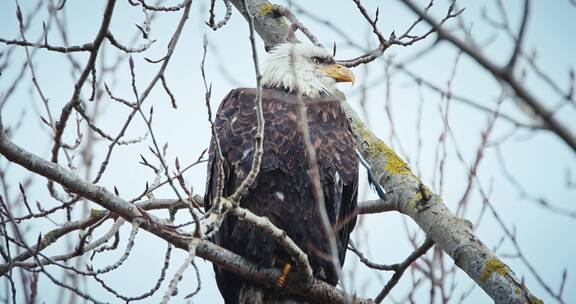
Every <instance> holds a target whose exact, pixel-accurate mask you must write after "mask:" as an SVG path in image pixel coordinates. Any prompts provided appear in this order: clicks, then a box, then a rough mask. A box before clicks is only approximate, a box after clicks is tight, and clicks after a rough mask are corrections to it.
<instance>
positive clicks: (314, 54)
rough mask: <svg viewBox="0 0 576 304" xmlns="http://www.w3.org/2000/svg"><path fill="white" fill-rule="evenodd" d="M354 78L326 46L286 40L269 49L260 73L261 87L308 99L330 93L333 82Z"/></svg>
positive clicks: (348, 80)
mask: <svg viewBox="0 0 576 304" xmlns="http://www.w3.org/2000/svg"><path fill="white" fill-rule="evenodd" d="M354 80H355V78H354V74H353V73H352V71H350V70H349V69H348V68H346V67H344V66H342V65H339V64H336V63H335V62H334V58H333V57H332V55H331V54H330V53H329V52H328V51H326V49H324V48H322V47H319V46H315V45H313V44H309V43H302V42H296V43H294V42H286V43H283V44H280V45H278V46H277V47H275V48H274V49H272V51H271V52H270V53H269V54H268V57H267V58H266V61H265V63H264V67H263V72H262V84H263V85H264V86H266V87H270V88H278V89H284V90H288V91H290V92H299V93H300V94H301V95H303V96H306V97H309V98H316V97H318V96H320V95H321V94H331V95H334V93H335V92H336V83H337V82H352V83H354Z"/></svg>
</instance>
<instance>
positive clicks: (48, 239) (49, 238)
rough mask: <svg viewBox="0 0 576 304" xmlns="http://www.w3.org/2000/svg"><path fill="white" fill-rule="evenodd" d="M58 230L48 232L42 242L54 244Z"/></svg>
mask: <svg viewBox="0 0 576 304" xmlns="http://www.w3.org/2000/svg"><path fill="white" fill-rule="evenodd" d="M56 231H57V229H54V230H50V231H48V232H47V233H46V234H45V235H44V236H43V237H42V240H43V241H44V242H48V243H52V242H54V236H55V235H56Z"/></svg>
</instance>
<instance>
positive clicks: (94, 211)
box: [90, 209, 106, 218]
mask: <svg viewBox="0 0 576 304" xmlns="http://www.w3.org/2000/svg"><path fill="white" fill-rule="evenodd" d="M105 213H106V210H98V209H91V210H90V217H92V218H96V217H101V216H104V214H105Z"/></svg>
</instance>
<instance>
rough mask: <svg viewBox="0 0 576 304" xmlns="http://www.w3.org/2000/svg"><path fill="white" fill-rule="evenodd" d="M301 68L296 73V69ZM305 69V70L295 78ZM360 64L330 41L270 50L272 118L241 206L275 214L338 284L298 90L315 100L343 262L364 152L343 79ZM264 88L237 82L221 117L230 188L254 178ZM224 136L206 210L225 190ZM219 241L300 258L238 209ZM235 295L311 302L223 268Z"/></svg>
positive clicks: (266, 73)
mask: <svg viewBox="0 0 576 304" xmlns="http://www.w3.org/2000/svg"><path fill="white" fill-rule="evenodd" d="M294 70H295V71H296V73H293V72H294ZM295 75H296V77H295ZM353 81H354V75H353V74H352V72H351V71H350V70H349V69H347V68H345V67H343V66H341V65H338V64H336V63H335V62H334V58H333V57H332V55H331V54H330V53H328V52H327V51H326V50H325V49H324V48H322V47H318V46H314V45H311V44H306V43H300V42H298V43H284V44H281V45H279V46H277V47H276V48H275V49H273V50H272V51H271V52H270V53H269V54H268V58H267V60H266V62H265V65H264V68H263V73H262V84H263V89H262V106H263V112H264V118H265V122H266V123H265V131H264V154H263V156H262V164H261V169H260V173H259V174H258V176H257V179H256V181H255V182H254V184H253V185H252V187H251V189H250V191H249V192H248V194H247V195H246V196H245V197H244V198H243V199H242V200H241V202H240V206H242V207H245V208H247V209H249V210H251V211H252V212H254V213H255V214H257V215H260V216H265V217H267V218H268V219H270V221H271V222H272V223H274V224H275V225H276V226H277V227H279V228H281V229H283V230H284V231H286V233H287V235H288V236H290V238H292V240H294V242H296V244H297V245H298V246H299V247H300V248H301V249H303V250H304V252H306V253H307V254H308V259H309V262H310V265H311V266H312V269H313V273H314V276H315V277H316V278H317V279H320V280H323V281H326V282H328V283H329V284H332V285H336V283H337V282H338V275H337V272H336V270H335V269H334V265H333V264H332V262H331V261H330V259H328V258H326V256H327V255H328V254H330V250H329V245H328V240H327V237H326V235H325V234H324V232H323V231H324V230H323V229H322V226H321V220H320V217H319V215H318V212H317V210H318V209H317V205H316V204H317V203H316V200H315V199H314V195H313V187H312V183H311V178H310V175H309V173H308V172H309V171H308V166H309V164H308V161H307V157H306V152H305V151H306V147H305V146H304V141H303V138H302V134H301V132H299V130H298V127H297V124H298V119H299V118H298V117H299V115H298V113H299V111H298V97H297V96H296V94H300V95H301V96H300V98H301V100H302V101H303V102H304V104H305V106H306V111H307V114H308V120H309V121H308V125H309V130H310V136H311V139H312V142H313V143H314V147H315V149H316V154H317V162H318V167H319V171H320V179H321V187H322V190H323V193H324V201H325V205H326V210H327V213H328V217H329V219H330V222H331V224H332V225H333V227H334V230H335V236H336V239H337V245H338V258H339V261H340V264H343V263H344V258H345V255H346V248H347V245H348V239H349V235H350V233H351V232H352V229H353V228H354V225H355V223H356V213H355V209H356V200H357V188H358V159H357V157H356V154H355V143H354V139H353V137H352V135H351V133H350V132H349V128H348V122H347V119H346V116H345V114H344V112H343V110H342V109H341V107H340V102H339V99H338V98H337V97H336V94H337V92H338V91H337V89H336V83H337V82H353ZM255 99H256V89H254V88H239V89H234V90H232V91H231V92H230V93H229V94H228V95H227V96H226V97H225V98H224V100H223V101H222V103H221V105H220V108H219V110H218V113H217V116H216V120H215V131H216V132H215V133H216V135H217V137H218V139H219V142H220V148H221V152H222V155H223V163H222V167H223V170H224V172H223V173H224V174H223V176H224V180H223V181H221V182H222V183H223V187H224V190H223V195H224V196H228V195H231V194H232V193H234V190H235V189H236V188H237V187H238V186H239V185H240V183H241V182H242V181H243V180H244V179H245V178H246V176H247V174H248V172H249V171H250V167H251V163H252V158H253V154H254V135H255V133H256V125H257V118H256V117H257V116H256V115H257V114H256V111H255ZM215 145H216V141H215V139H214V138H212V141H211V144H210V149H209V161H208V178H207V189H206V195H205V202H204V203H205V208H206V210H208V209H209V208H210V207H211V206H212V203H213V201H214V200H215V195H216V192H217V184H218V182H217V179H218V178H219V177H218V176H219V174H218V168H219V157H217V150H216V146H215ZM213 241H214V242H215V243H216V244H218V245H220V246H222V247H224V248H226V249H228V250H231V251H233V252H235V253H237V254H239V255H242V256H243V257H246V258H247V259H249V260H251V261H253V262H255V263H257V264H258V265H261V266H263V267H280V268H282V267H283V266H286V265H287V264H289V263H292V262H293V261H291V259H290V256H289V255H288V254H287V253H286V252H285V251H284V249H283V248H282V247H281V246H280V245H279V244H278V243H277V242H276V241H275V240H274V239H273V238H272V237H270V236H269V235H267V234H266V233H265V232H264V231H262V230H260V229H259V228H257V227H255V226H254V225H252V224H251V223H248V222H244V221H241V220H238V219H237V218H234V217H232V216H228V217H227V218H226V219H225V220H224V222H223V224H222V226H221V227H220V229H219V231H218V232H217V233H216V235H215V236H214V239H213ZM214 270H215V273H216V280H217V283H218V288H219V290H220V293H221V294H222V296H223V297H224V300H225V303H227V304H233V303H303V301H302V299H298V298H297V297H296V298H295V297H294V296H291V297H288V296H285V295H281V292H279V291H278V290H273V289H267V288H265V287H264V286H258V285H256V284H254V283H251V282H249V281H246V280H243V279H242V278H240V277H239V276H237V275H235V274H233V273H230V272H228V271H225V270H223V269H220V268H219V267H217V266H215V267H214Z"/></svg>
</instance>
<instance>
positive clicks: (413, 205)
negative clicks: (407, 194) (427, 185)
mask: <svg viewBox="0 0 576 304" xmlns="http://www.w3.org/2000/svg"><path fill="white" fill-rule="evenodd" d="M421 200H422V193H420V192H416V195H414V198H413V199H412V200H411V201H410V203H409V204H408V207H410V208H412V209H416V208H417V207H418V202H419V201H421Z"/></svg>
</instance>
